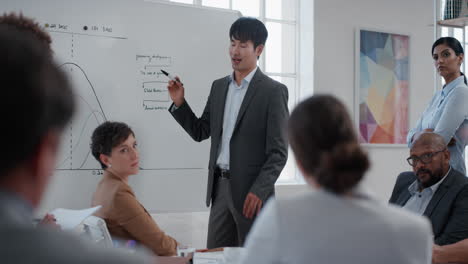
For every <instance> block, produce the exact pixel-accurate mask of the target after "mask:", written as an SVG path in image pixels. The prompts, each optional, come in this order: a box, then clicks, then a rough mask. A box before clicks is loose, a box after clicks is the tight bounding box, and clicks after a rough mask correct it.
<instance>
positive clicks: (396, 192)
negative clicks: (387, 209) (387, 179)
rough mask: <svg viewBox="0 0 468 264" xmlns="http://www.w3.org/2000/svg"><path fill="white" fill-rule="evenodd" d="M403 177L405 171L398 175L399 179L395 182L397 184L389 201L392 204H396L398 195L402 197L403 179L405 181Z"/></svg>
mask: <svg viewBox="0 0 468 264" xmlns="http://www.w3.org/2000/svg"><path fill="white" fill-rule="evenodd" d="M403 178H404V173H400V175H398V177H397V180H396V182H395V186H393V191H392V196H390V200H389V201H388V203H391V204H396V201H397V199H398V197H400V193H401V190H402V188H403V187H402V186H401V185H402V183H401V182H402V181H403Z"/></svg>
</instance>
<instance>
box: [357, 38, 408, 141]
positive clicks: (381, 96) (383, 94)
mask: <svg viewBox="0 0 468 264" xmlns="http://www.w3.org/2000/svg"><path fill="white" fill-rule="evenodd" d="M358 38H359V39H357V41H359V45H357V47H359V62H358V63H359V66H358V69H359V71H357V74H358V75H359V76H357V77H358V78H357V80H358V81H357V82H356V83H357V95H356V99H357V104H356V105H358V106H359V109H357V110H358V111H356V112H358V113H359V117H358V120H359V132H360V133H359V140H360V142H361V143H370V144H404V143H405V142H406V134H407V132H408V103H409V98H408V94H409V91H408V89H409V86H408V81H409V64H408V62H409V36H405V35H400V34H392V33H384V32H376V31H368V30H359V36H358Z"/></svg>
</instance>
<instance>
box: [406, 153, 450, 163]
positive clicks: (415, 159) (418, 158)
mask: <svg viewBox="0 0 468 264" xmlns="http://www.w3.org/2000/svg"><path fill="white" fill-rule="evenodd" d="M445 150H446V149H443V150H439V151H436V152H431V153H427V154H424V155H421V156H411V157H409V158H407V159H406V161H408V164H409V165H410V166H413V167H414V166H416V164H418V161H421V162H422V163H423V164H428V163H430V162H431V161H432V157H434V156H435V155H437V154H438V153H440V152H444V151H445Z"/></svg>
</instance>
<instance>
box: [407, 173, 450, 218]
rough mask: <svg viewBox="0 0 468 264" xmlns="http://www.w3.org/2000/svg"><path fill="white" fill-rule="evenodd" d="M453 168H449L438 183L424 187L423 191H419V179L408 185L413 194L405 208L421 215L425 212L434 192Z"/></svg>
mask: <svg viewBox="0 0 468 264" xmlns="http://www.w3.org/2000/svg"><path fill="white" fill-rule="evenodd" d="M451 169H452V168H449V170H448V172H447V174H445V176H444V177H443V178H442V179H441V180H440V181H438V182H437V183H436V184H434V185H432V186H430V187H427V188H425V189H422V190H421V191H419V182H418V181H417V180H416V181H414V182H413V183H412V184H411V185H410V186H409V187H408V191H409V193H410V194H411V198H409V200H408V201H407V202H406V204H405V205H404V206H403V208H405V209H407V210H410V211H411V212H414V213H417V214H419V215H422V214H424V212H425V211H426V208H427V205H428V204H429V202H430V201H431V199H432V196H434V193H435V192H436V191H437V189H439V186H440V184H441V183H442V182H443V181H444V180H445V178H447V175H448V174H449V173H450V170H451Z"/></svg>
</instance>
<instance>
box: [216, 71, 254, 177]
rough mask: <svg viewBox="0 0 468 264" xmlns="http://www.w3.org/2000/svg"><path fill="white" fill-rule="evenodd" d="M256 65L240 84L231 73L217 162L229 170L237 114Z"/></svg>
mask: <svg viewBox="0 0 468 264" xmlns="http://www.w3.org/2000/svg"><path fill="white" fill-rule="evenodd" d="M257 68H258V67H256V68H255V69H254V70H253V71H251V72H250V73H249V74H247V76H245V78H244V79H243V80H242V81H241V84H240V85H237V83H236V81H235V79H234V73H232V74H231V78H230V82H229V87H228V93H227V96H226V103H225V104H224V119H223V134H222V136H221V147H220V148H219V155H218V159H217V160H216V164H217V165H218V167H220V168H222V169H226V170H229V142H231V137H232V132H233V131H234V126H235V125H236V120H237V115H238V114H239V110H240V107H241V104H242V101H244V97H245V93H246V92H247V88H248V87H249V84H250V81H251V80H252V78H253V76H254V74H255V72H256V71H257Z"/></svg>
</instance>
